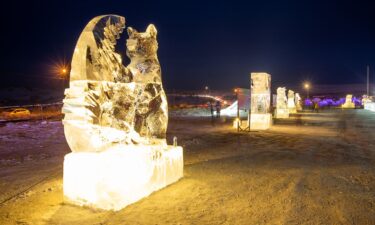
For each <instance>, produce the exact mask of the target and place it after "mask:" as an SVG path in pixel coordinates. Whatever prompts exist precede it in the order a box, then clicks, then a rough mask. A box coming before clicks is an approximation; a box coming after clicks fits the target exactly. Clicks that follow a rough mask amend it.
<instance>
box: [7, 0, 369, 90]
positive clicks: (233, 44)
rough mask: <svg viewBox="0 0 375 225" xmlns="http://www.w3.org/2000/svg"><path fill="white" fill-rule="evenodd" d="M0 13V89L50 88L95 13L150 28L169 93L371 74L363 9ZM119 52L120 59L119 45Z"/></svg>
mask: <svg viewBox="0 0 375 225" xmlns="http://www.w3.org/2000/svg"><path fill="white" fill-rule="evenodd" d="M372 2H374V1H372ZM1 8H2V10H1V11H2V12H1V27H2V28H1V35H0V36H1V42H0V43H1V64H0V65H1V67H0V72H1V73H0V76H1V79H0V82H1V85H0V86H1V87H7V86H11V85H13V86H14V85H35V86H43V85H48V82H47V83H46V81H47V80H48V79H47V78H48V77H51V76H52V75H51V74H49V73H50V72H49V69H48V65H50V64H51V63H52V62H54V61H57V60H59V59H60V60H61V59H62V58H64V57H65V58H66V59H67V60H70V58H71V55H72V52H73V49H74V47H75V44H76V41H77V39H78V36H79V34H80V32H81V31H82V29H83V28H84V26H85V25H86V24H87V22H88V21H89V20H90V19H91V18H93V17H94V16H97V15H101V14H118V15H122V16H125V18H126V20H127V26H132V27H135V28H136V29H137V30H139V31H143V30H144V29H145V28H146V27H147V25H148V24H149V23H154V24H155V25H156V27H157V29H158V41H159V60H160V62H161V65H162V72H163V74H162V75H163V81H164V85H165V86H166V88H167V89H169V90H171V89H200V88H203V87H204V86H205V85H208V86H210V87H211V88H213V89H229V88H232V87H234V86H243V87H247V86H248V80H249V78H248V74H249V73H250V72H251V71H265V72H269V73H270V74H271V75H272V79H273V81H274V82H276V83H284V84H285V85H287V84H288V83H290V84H291V83H293V84H299V83H301V82H302V81H304V80H307V79H308V80H311V81H312V82H313V83H320V84H335V83H337V84H341V83H343V84H344V83H361V82H365V67H366V65H367V64H369V65H370V66H371V68H372V69H375V68H374V66H375V3H371V1H368V2H366V1H363V2H361V1H345V0H341V1H328V0H327V1H319V0H315V1H302V0H300V1H254V2H253V1H234V0H232V1H221V2H219V1H203V0H200V1H195V0H189V1H155V0H154V1H150V2H147V1H137V0H132V1H125V0H121V1H120V0H118V1H109V0H105V1H104V0H91V1H79V0H76V1H24V2H23V1H13V3H11V4H7V5H5V4H4V3H2V7H1ZM124 35H126V34H125V33H124ZM118 45H119V47H120V49H122V50H123V51H125V43H124V41H123V40H122V42H120V43H118Z"/></svg>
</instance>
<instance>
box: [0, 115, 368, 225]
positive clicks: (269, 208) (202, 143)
mask: <svg viewBox="0 0 375 225" xmlns="http://www.w3.org/2000/svg"><path fill="white" fill-rule="evenodd" d="M374 131H375V113H373V112H369V111H365V110H332V111H324V112H320V113H300V114H296V115H295V116H293V117H292V118H289V119H283V120H277V121H275V124H274V126H273V127H272V129H270V130H268V131H260V132H251V133H237V132H236V131H235V130H234V129H232V128H231V119H225V118H223V119H220V120H215V121H213V122H212V121H211V119H210V118H209V117H201V118H191V117H179V118H178V117H174V118H171V119H170V124H169V131H168V132H169V134H168V140H169V143H171V140H172V138H173V136H177V137H178V144H179V145H182V146H183V147H184V160H185V161H184V162H185V167H184V178H183V179H181V180H180V181H179V182H177V183H175V184H172V185H170V186H168V187H166V188H164V189H162V190H160V191H157V192H155V193H153V194H152V195H150V196H149V197H147V198H144V199H142V200H141V201H139V202H136V203H134V204H132V205H130V206H128V207H126V208H124V209H123V210H121V211H118V212H111V211H101V210H93V209H89V208H82V207H78V206H74V205H70V204H67V203H64V202H63V193H62V163H63V156H64V155H65V154H66V153H69V152H70V150H69V148H68V146H67V144H66V142H65V138H64V134H63V129H62V125H61V122H60V121H49V122H47V123H46V122H43V123H42V122H40V121H36V122H20V123H8V124H3V125H2V127H0V224H80V225H81V224H97V225H99V224H375V139H374V137H375V132H374Z"/></svg>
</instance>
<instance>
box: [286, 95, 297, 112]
mask: <svg viewBox="0 0 375 225" xmlns="http://www.w3.org/2000/svg"><path fill="white" fill-rule="evenodd" d="M288 109H289V113H297V110H296V104H295V102H294V91H292V90H288Z"/></svg>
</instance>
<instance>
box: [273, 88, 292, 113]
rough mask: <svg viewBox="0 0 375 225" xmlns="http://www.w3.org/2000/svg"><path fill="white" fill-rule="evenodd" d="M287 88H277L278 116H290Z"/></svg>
mask: <svg viewBox="0 0 375 225" xmlns="http://www.w3.org/2000/svg"><path fill="white" fill-rule="evenodd" d="M285 92H286V89H285V87H279V88H277V98H276V111H275V117H276V118H289V109H288V106H287V98H286V94H285Z"/></svg>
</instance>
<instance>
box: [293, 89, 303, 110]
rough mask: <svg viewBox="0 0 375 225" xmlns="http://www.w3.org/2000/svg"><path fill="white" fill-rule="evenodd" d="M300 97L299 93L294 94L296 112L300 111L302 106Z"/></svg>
mask: <svg viewBox="0 0 375 225" xmlns="http://www.w3.org/2000/svg"><path fill="white" fill-rule="evenodd" d="M301 100H302V98H301V96H300V95H299V93H296V94H295V95H294V101H295V104H296V109H297V111H302V104H301Z"/></svg>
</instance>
